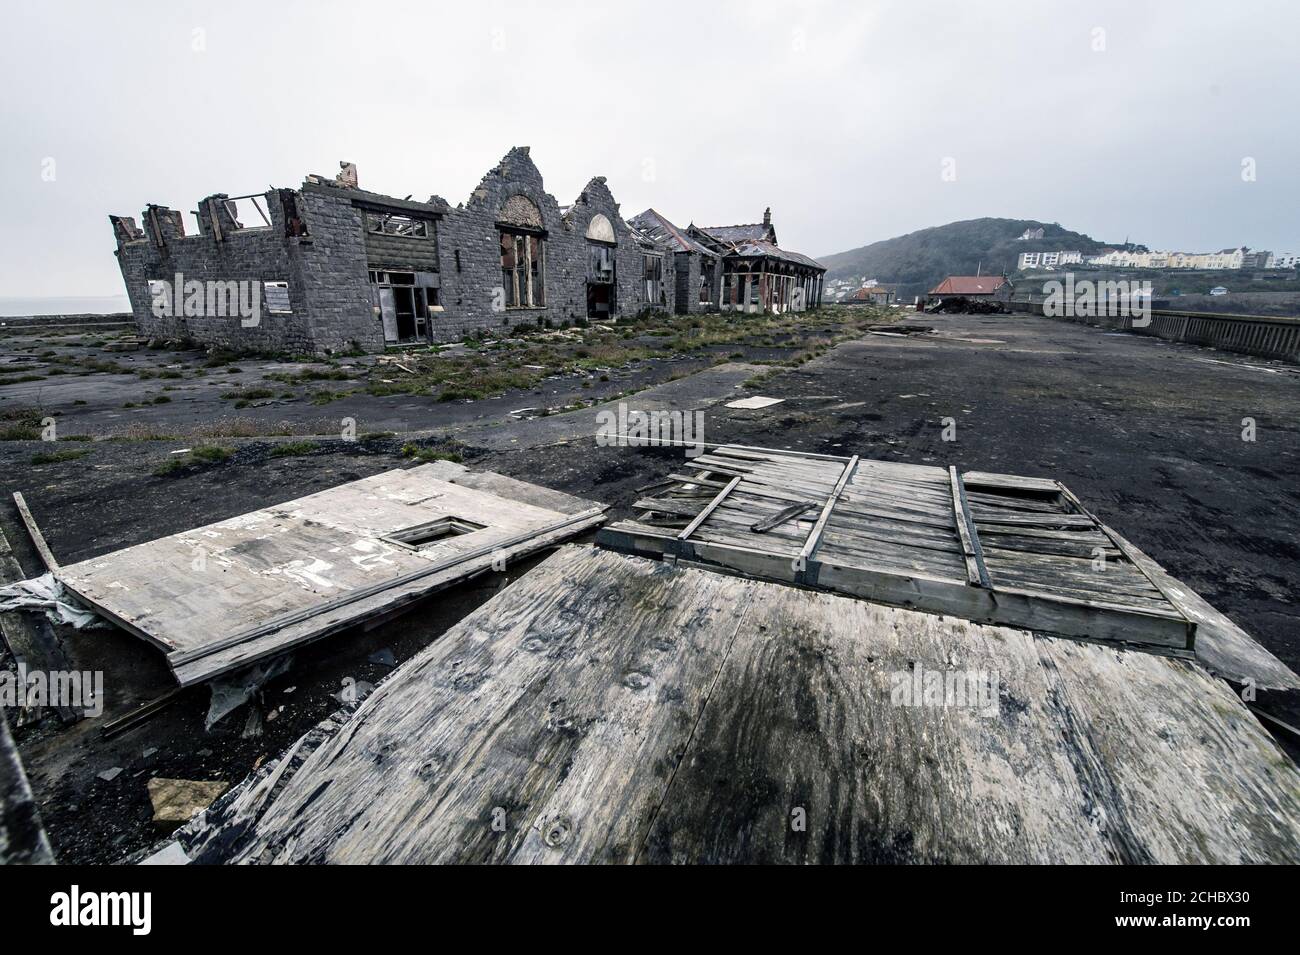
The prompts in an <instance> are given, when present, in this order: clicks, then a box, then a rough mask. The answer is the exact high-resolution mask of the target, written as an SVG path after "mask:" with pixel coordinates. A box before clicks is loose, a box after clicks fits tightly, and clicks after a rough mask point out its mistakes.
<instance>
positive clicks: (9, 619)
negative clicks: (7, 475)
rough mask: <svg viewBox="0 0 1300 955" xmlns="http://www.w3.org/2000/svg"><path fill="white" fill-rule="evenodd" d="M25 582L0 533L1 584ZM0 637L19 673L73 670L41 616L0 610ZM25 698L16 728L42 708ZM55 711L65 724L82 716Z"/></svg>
mask: <svg viewBox="0 0 1300 955" xmlns="http://www.w3.org/2000/svg"><path fill="white" fill-rule="evenodd" d="M23 579H25V575H24V574H23V569H22V567H21V566H20V565H19V563H18V561H17V559H16V558H15V557H14V555H13V551H12V550H10V549H9V539H8V538H7V537H5V535H4V531H3V530H0V584H11V583H15V582H17V581H19V580H23ZM0 636H3V638H4V642H5V646H6V647H8V648H9V653H10V654H11V655H12V656H13V658H14V663H15V664H17V665H18V666H19V668H20V672H28V673H30V672H34V671H37V670H39V671H42V672H44V673H55V672H67V671H69V670H71V669H72V666H71V664H70V663H69V662H68V658H67V655H66V654H65V653H64V652H63V647H61V646H60V645H59V641H58V639H57V637H56V636H55V634H54V629H53V627H51V626H50V624H49V621H47V620H46V619H45V617H44V615H42V614H40V613H30V612H26V611H22V610H7V611H0ZM26 703H27V700H26V697H25V696H24V699H23V701H22V705H21V708H20V709H19V711H18V718H17V720H16V723H17V725H19V726H25V725H27V724H29V723H35V722H38V721H39V720H40V718H41V711H42V708H41V707H28V706H27V705H26ZM55 709H56V710H57V712H58V714H59V719H60V721H62V722H63V723H64V724H65V725H67V724H70V723H75V722H77V720H79V719H81V718H82V717H83V716H84V715H85V714H83V713H82V712H80V711H79V710H76V709H74V708H73V707H71V706H68V705H67V704H66V703H61V704H58V705H57V706H56V707H55Z"/></svg>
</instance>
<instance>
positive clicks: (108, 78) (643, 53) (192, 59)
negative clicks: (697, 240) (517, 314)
mask: <svg viewBox="0 0 1300 955" xmlns="http://www.w3.org/2000/svg"><path fill="white" fill-rule="evenodd" d="M329 6H330V9H328V10H327V9H325V7H326V5H299V4H286V5H277V6H272V7H266V8H263V7H262V6H253V5H249V4H243V3H232V4H226V5H222V6H214V5H207V4H197V5H195V6H194V7H193V8H190V9H185V10H182V9H179V8H174V7H172V6H169V5H165V4H157V3H146V4H141V5H137V6H133V7H131V8H127V9H116V8H113V9H110V8H104V7H98V6H94V5H87V4H80V3H53V4H47V5H44V6H40V7H36V6H25V7H22V8H20V9H17V10H15V11H14V15H13V21H14V28H13V32H12V36H14V37H16V38H21V42H20V43H17V44H16V48H15V49H13V50H11V51H10V56H9V57H7V58H6V61H5V63H4V65H3V66H0V71H2V74H3V77H4V81H5V86H6V88H7V89H8V91H9V95H8V96H7V97H6V99H5V104H4V107H3V109H4V119H5V126H6V129H7V130H8V133H9V141H10V148H9V149H7V150H6V152H5V155H4V159H3V163H4V165H3V172H4V177H3V182H4V186H3V187H2V188H3V190H4V200H5V201H4V205H5V208H6V210H7V215H6V216H5V218H4V221H3V223H2V224H0V298H15V297H27V298H33V297H45V296H64V297H68V296H104V295H114V294H117V293H119V292H120V290H121V277H120V274H119V272H118V268H117V263H116V261H115V260H114V258H113V255H112V252H113V248H114V242H113V235H112V230H111V228H110V226H109V222H108V216H109V215H110V214H117V215H128V216H134V217H137V218H138V217H139V214H140V210H141V209H143V208H144V207H145V205H146V204H148V203H158V204H162V205H167V206H170V207H172V208H175V209H178V210H181V211H183V212H184V213H185V218H186V227H187V230H192V228H193V217H192V216H191V215H190V214H189V213H190V211H191V210H192V209H194V207H195V204H196V202H197V200H198V199H199V198H200V197H202V196H205V195H209V194H211V193H213V192H225V193H228V194H230V195H242V194H247V193H251V192H259V191H263V190H265V189H266V188H268V187H269V186H288V187H296V186H297V185H299V184H300V183H301V182H302V180H303V177H304V176H305V175H307V174H309V173H315V174H320V175H326V176H333V174H334V173H335V172H337V169H338V162H339V160H348V161H351V162H355V163H356V164H357V165H358V167H359V170H360V182H361V186H362V188H364V189H367V190H372V191H375V192H380V193H384V194H388V195H395V196H399V197H400V196H405V195H408V194H413V195H414V196H415V197H416V198H424V197H426V196H427V195H429V194H430V193H435V194H438V195H440V196H442V197H444V198H445V199H447V200H448V201H449V202H450V203H451V204H452V205H453V206H454V205H456V204H457V203H461V202H464V201H465V200H466V198H467V197H468V196H469V195H470V193H471V192H472V191H473V189H474V188H475V186H476V185H477V183H478V182H479V180H480V179H481V177H482V176H483V174H484V173H486V172H487V171H488V170H489V169H491V168H492V167H493V166H494V165H495V164H496V163H497V162H498V161H499V160H500V159H501V157H502V156H503V155H505V153H506V152H507V151H508V150H509V149H510V148H511V147H513V146H517V145H528V146H530V147H531V148H532V156H533V158H534V160H535V161H536V163H537V165H538V167H539V169H540V170H541V172H542V175H543V176H544V178H545V186H546V189H547V191H548V192H550V193H551V194H552V195H553V196H555V198H556V199H557V201H558V202H559V203H561V204H562V205H563V204H568V203H570V202H572V201H573V200H574V198H575V197H576V196H577V195H578V193H579V191H580V190H581V189H582V187H583V185H584V184H585V183H586V182H587V181H588V180H589V179H591V178H592V177H593V176H605V177H607V179H608V183H609V186H610V189H611V190H612V192H613V194H614V197H615V199H616V200H617V201H618V202H619V203H620V205H621V210H622V213H623V215H624V216H625V217H630V216H632V215H634V214H636V213H638V212H640V211H642V210H643V209H645V208H647V207H654V208H655V209H657V210H659V211H660V212H662V213H663V214H664V215H666V216H668V217H669V218H670V219H672V220H673V221H674V222H677V223H678V224H680V225H685V224H687V223H691V222H694V223H696V224H697V225H718V224H730V223H741V222H756V221H758V220H759V218H760V217H761V216H762V213H763V210H764V208H766V207H771V209H772V216H773V221H774V223H775V224H776V226H777V229H778V230H779V235H780V237H781V242H782V245H784V246H788V247H789V248H792V249H796V250H800V251H802V252H805V253H807V254H809V255H812V256H815V257H823V256H827V255H832V254H835V253H837V252H843V251H847V250H850V249H855V248H858V247H861V246H864V245H869V244H871V243H872V242H875V241H879V240H882V239H888V238H891V237H895V236H900V235H905V234H908V233H911V232H916V231H918V230H921V229H925V228H929V227H933V226H938V225H943V224H945V223H950V222H954V221H962V220H967V219H975V218H982V217H997V218H1016V219H1034V220H1038V221H1042V222H1059V223H1060V224H1061V225H1062V226H1064V227H1065V228H1067V229H1070V230H1072V231H1076V232H1082V233H1086V234H1087V235H1090V236H1092V237H1094V238H1097V239H1099V240H1101V241H1104V242H1108V243H1119V242H1122V241H1123V240H1124V239H1125V238H1126V237H1127V238H1128V239H1130V240H1131V241H1133V242H1137V243H1142V244H1144V245H1147V246H1149V247H1150V248H1153V249H1178V250H1194V251H1206V250H1212V249H1220V248H1227V247H1234V246H1240V245H1247V246H1250V247H1251V248H1256V249H1261V248H1262V249H1270V250H1277V251H1291V250H1293V247H1294V246H1296V245H1300V235H1297V230H1296V228H1295V225H1294V209H1295V208H1296V205H1297V198H1300V195H1298V194H1297V193H1298V189H1297V185H1296V182H1295V179H1294V176H1291V175H1288V173H1289V172H1291V171H1292V170H1294V169H1295V168H1296V167H1297V159H1300V133H1297V131H1296V129H1295V127H1294V124H1291V123H1288V122H1287V121H1286V117H1285V115H1284V113H1283V112H1282V110H1283V104H1284V102H1285V99H1284V96H1283V92H1282V91H1285V90H1287V89H1288V88H1289V85H1290V84H1291V82H1292V81H1293V80H1294V57H1293V50H1292V44H1291V40H1290V37H1291V36H1292V35H1293V32H1294V28H1295V27H1296V26H1297V25H1300V12H1297V10H1296V9H1295V8H1293V7H1290V6H1288V5H1285V4H1281V3H1260V4H1254V5H1252V6H1251V7H1249V8H1240V7H1238V8H1232V9H1230V10H1229V9H1226V8H1223V7H1221V6H1215V5H1210V4H1201V3H1194V4H1187V3H1180V4H1168V3H1152V4H1147V5H1143V6H1142V7H1140V8H1131V7H1128V6H1125V5H1122V4H1113V3H1100V4H1093V5H1090V6H1088V7H1087V8H1085V9H1075V8H1068V9H1067V8H1065V7H1060V6H1057V5H1054V4H1027V3H1000V4H966V5H963V6H961V7H959V8H952V9H946V8H944V9H941V8H938V7H925V6H921V7H918V6H917V5H914V4H910V5H905V4H896V3H881V4H873V5H870V6H866V7H864V6H860V5H856V4H841V3H824V4H814V5H812V6H810V7H807V8H800V9H790V8H788V7H786V6H784V5H780V4H761V3H760V4H748V3H747V4H741V5H735V4H722V5H719V6H718V7H716V8H714V7H710V8H707V9H701V8H698V7H686V6H684V5H683V6H674V5H673V4H670V3H665V4H656V5H654V6H647V7H641V8H636V9H627V10H620V11H619V13H618V15H617V16H615V15H614V14H612V13H611V12H610V11H605V10H599V11H591V10H584V9H583V8H581V7H580V6H576V5H559V6H556V7H549V8H546V9H534V8H523V7H518V6H516V5H513V4H508V3H502V4H496V5H492V6H490V7H488V8H486V9H485V10H480V9H477V8H476V10H475V11H473V12H471V11H469V10H468V9H465V8H457V7H445V8H440V7H434V6H427V5H426V6H418V7H410V8H405V7H399V8H397V9H395V10H394V14H395V15H400V17H401V18H402V21H403V24H404V29H403V34H404V35H405V36H424V37H426V38H427V39H428V41H429V42H428V45H426V46H423V47H419V46H417V50H418V49H423V50H424V51H425V53H416V54H412V53H410V52H409V51H408V50H404V49H403V48H402V47H400V46H398V45H396V44H394V43H393V40H392V37H391V35H390V30H389V26H390V20H389V19H388V18H377V17H375V16H374V15H373V13H372V11H371V10H370V9H369V8H367V9H366V10H362V9H360V8H352V7H347V6H339V5H329ZM1175 14H1176V16H1175ZM683 16H689V18H690V22H691V24H692V29H691V31H690V33H689V36H686V35H684V31H682V30H681V29H679V25H680V19H681V17H683ZM249 23H256V24H257V26H256V27H249V26H248V24H249ZM722 36H726V37H728V38H729V42H726V43H720V42H717V39H716V38H718V37H722ZM52 63H53V64H57V65H54V66H51V64H52ZM692 63H695V64H698V65H699V71H698V73H696V74H694V80H692V75H693V74H692V71H691V68H690V67H689V65H684V64H692ZM742 78H748V79H750V80H752V82H749V83H745V82H741V80H742ZM692 91H694V92H692ZM1247 161H1249V162H1250V165H1251V170H1252V174H1253V176H1254V178H1253V179H1250V180H1247V179H1246V178H1244V176H1243V168H1244V164H1245V163H1246V162H1247ZM945 170H949V171H951V172H952V173H953V177H952V178H949V179H945V178H944V172H945Z"/></svg>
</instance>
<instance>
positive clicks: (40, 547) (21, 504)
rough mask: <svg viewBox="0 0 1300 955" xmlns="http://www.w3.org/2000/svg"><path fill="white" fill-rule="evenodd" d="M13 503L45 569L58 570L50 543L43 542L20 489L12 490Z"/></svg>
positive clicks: (57, 563) (43, 539)
mask: <svg viewBox="0 0 1300 955" xmlns="http://www.w3.org/2000/svg"><path fill="white" fill-rule="evenodd" d="M14 503H15V504H17V505H18V514H19V516H20V517H22V519H23V525H24V526H25V527H26V528H27V533H28V534H30V535H31V538H32V543H33V544H35V545H36V552H37V553H38V554H40V555H41V563H43V564H44V565H45V569H46V570H58V569H59V562H58V561H57V560H55V559H54V553H53V551H51V550H50V545H49V544H47V543H45V535H44V534H42V533H41V529H40V528H39V527H37V526H36V518H34V517H32V512H31V511H30V510H29V509H28V507H27V502H26V501H25V500H23V495H22V492H21V491H14Z"/></svg>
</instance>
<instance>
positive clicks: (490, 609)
mask: <svg viewBox="0 0 1300 955" xmlns="http://www.w3.org/2000/svg"><path fill="white" fill-rule="evenodd" d="M562 554H563V556H562V557H561V556H560V555H556V557H559V559H558V560H557V559H556V557H553V558H551V559H550V560H548V561H547V562H546V563H545V564H543V565H542V567H540V568H537V569H535V570H534V571H532V572H530V573H528V574H526V575H524V576H523V577H522V578H520V579H519V580H518V581H516V582H515V583H514V584H512V585H511V586H510V587H509V588H507V589H506V590H504V591H503V592H501V593H500V594H498V595H497V596H495V597H494V598H493V599H492V600H491V601H489V602H488V603H487V604H485V605H484V606H483V607H481V608H479V610H477V611H476V612H475V613H474V614H472V615H471V616H470V617H469V618H467V619H466V620H464V621H462V622H461V623H460V624H458V625H457V626H456V627H455V628H453V630H452V631H449V632H448V634H446V635H444V636H443V638H442V639H441V640H439V641H438V642H437V643H435V644H434V645H433V646H431V647H430V648H428V649H427V650H425V651H424V652H423V653H421V654H420V655H419V656H417V657H416V658H415V659H413V660H411V661H409V663H407V664H406V665H404V666H403V667H402V668H401V669H400V671H399V672H398V673H396V674H394V675H393V676H392V677H390V679H389V680H388V681H387V682H386V683H384V684H383V685H382V686H381V687H380V688H379V689H378V690H377V691H376V692H375V693H374V694H373V695H372V696H371V697H370V698H369V699H368V700H366V701H365V703H363V704H362V706H361V708H360V709H359V710H358V711H357V713H356V714H355V715H354V716H353V717H352V719H351V721H349V722H348V724H347V725H346V726H345V727H344V730H343V731H342V732H341V733H340V734H338V735H337V736H336V737H334V738H333V739H331V740H329V741H328V742H326V743H325V744H324V745H322V746H321V747H320V748H319V749H318V750H317V751H316V752H315V753H313V755H312V756H310V757H309V758H308V759H307V760H306V761H305V763H304V764H303V766H302V768H301V769H300V770H299V771H298V773H297V774H296V775H295V776H294V778H293V779H292V780H291V781H290V782H289V784H288V785H287V786H286V787H285V789H284V792H283V794H282V795H281V796H280V797H279V798H278V799H276V800H275V801H274V802H273V803H272V805H271V806H270V808H269V809H266V810H265V814H264V815H263V816H262V817H261V819H260V821H258V822H257V825H256V829H255V832H254V833H253V835H252V837H251V838H250V839H249V840H248V842H247V844H246V845H243V846H241V848H240V849H239V851H238V856H237V858H238V859H239V860H241V861H261V862H265V861H276V862H419V863H428V862H494V861H495V862H501V861H568V860H573V861H611V862H615V861H630V860H631V859H632V858H633V857H634V856H635V854H636V852H637V850H638V849H639V847H640V845H641V843H642V841H643V840H644V837H645V833H646V831H647V830H648V827H649V824H650V820H651V818H652V817H653V814H654V811H655V809H656V808H657V807H658V805H659V803H660V801H661V800H662V798H663V794H664V792H665V791H666V790H667V788H668V784H669V782H670V780H671V776H672V771H673V768H674V766H675V765H676V758H677V756H678V755H679V754H680V753H681V751H682V750H683V749H684V748H685V746H686V743H687V740H688V739H689V736H690V732H691V728H692V727H693V726H694V725H695V723H696V721H697V720H698V718H699V714H700V711H701V710H702V709H703V706H704V702H705V700H706V698H707V696H708V692H709V688H710V686H711V685H712V682H713V679H714V677H715V675H716V674H717V672H718V668H719V666H720V665H721V663H722V658H723V656H724V655H725V653H726V650H727V647H728V646H729V645H730V642H731V640H732V639H733V637H734V636H735V634H736V631H737V628H738V627H739V626H740V625H741V622H742V620H743V619H744V618H745V613H746V611H745V607H746V606H747V604H748V600H747V599H746V598H747V597H748V595H749V593H750V592H752V591H753V590H754V589H755V588H757V587H759V586H760V585H758V584H754V583H751V582H746V581H740V580H734V579H726V578H719V577H715V576H713V575H710V574H683V573H682V572H680V571H675V570H673V569H672V568H670V567H668V566H666V565H663V564H654V563H651V562H648V561H628V562H626V563H623V562H621V561H620V558H617V557H615V556H614V555H611V554H607V553H604V552H600V551H595V550H593V549H589V548H584V549H578V548H565V549H564V550H563V551H562ZM543 568H544V569H543ZM539 571H540V572H539ZM720 590H725V591H726V592H727V595H728V598H729V599H726V600H722V599H718V598H719V597H720ZM246 798H249V799H251V802H250V803H249V806H250V807H251V808H259V809H260V804H259V802H258V799H257V796H256V794H253V795H251V796H249V797H246ZM244 814H245V812H244V810H243V809H242V808H241V809H235V810H233V811H230V810H226V811H225V812H224V815H225V816H226V818H227V820H228V822H227V823H226V824H227V826H234V827H236V828H238V827H240V826H241V825H242V822H243V820H242V819H241V816H243V815H244ZM494 822H496V823H497V826H496V827H494ZM232 831H233V830H232ZM222 842H223V840H221V839H218V840H215V841H214V843H213V846H214V848H213V851H217V852H224V851H226V850H225V847H224V845H222ZM197 846H198V844H195V846H194V847H192V851H196V852H197V854H198V855H199V858H203V853H202V852H198V850H197Z"/></svg>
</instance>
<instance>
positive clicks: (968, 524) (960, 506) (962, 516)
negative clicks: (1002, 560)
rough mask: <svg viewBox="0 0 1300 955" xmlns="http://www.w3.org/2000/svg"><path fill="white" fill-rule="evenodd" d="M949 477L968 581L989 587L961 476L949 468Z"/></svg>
mask: <svg viewBox="0 0 1300 955" xmlns="http://www.w3.org/2000/svg"><path fill="white" fill-rule="evenodd" d="M948 477H949V480H950V481H951V482H952V511H953V520H954V522H955V523H956V524H957V534H958V536H959V537H960V538H961V551H962V557H963V558H964V559H965V562H966V579H967V581H968V582H969V583H970V584H971V586H973V587H988V586H989V572H988V568H986V567H985V566H984V560H983V557H982V556H981V555H980V552H979V532H978V531H977V530H976V529H975V522H974V521H972V520H971V517H970V505H969V504H967V502H966V493H965V491H963V490H962V486H961V475H959V474H958V473H957V469H956V468H955V467H949V468H948Z"/></svg>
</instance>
